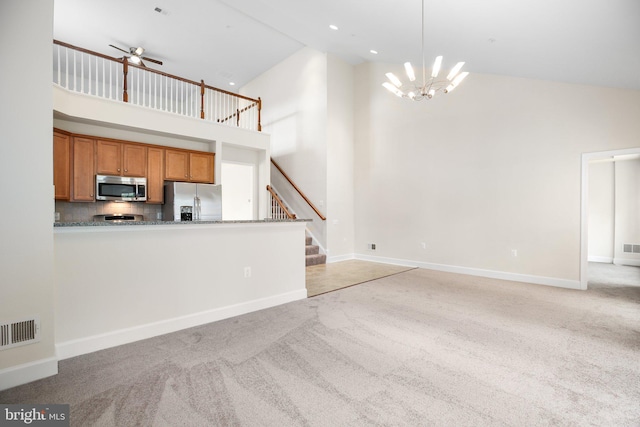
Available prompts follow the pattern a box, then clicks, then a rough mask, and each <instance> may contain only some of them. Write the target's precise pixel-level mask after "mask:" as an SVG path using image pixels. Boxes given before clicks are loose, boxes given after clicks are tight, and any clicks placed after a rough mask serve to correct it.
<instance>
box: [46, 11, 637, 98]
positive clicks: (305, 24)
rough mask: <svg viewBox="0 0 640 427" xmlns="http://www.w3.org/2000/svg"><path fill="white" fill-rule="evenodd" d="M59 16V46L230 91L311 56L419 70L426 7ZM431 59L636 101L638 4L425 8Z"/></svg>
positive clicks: (427, 49)
mask: <svg viewBox="0 0 640 427" xmlns="http://www.w3.org/2000/svg"><path fill="white" fill-rule="evenodd" d="M54 8H55V9H54V11H55V15H54V38H56V39H58V40H60V41H63V42H67V43H70V44H73V45H76V46H79V47H84V48H87V49H91V50H94V51H97V52H101V53H104V54H107V55H111V56H114V57H119V56H121V53H120V52H118V51H117V50H115V49H113V48H110V47H109V44H114V45H118V46H121V47H123V48H125V49H128V47H131V46H134V47H137V46H142V47H144V48H145V49H146V52H145V55H147V56H149V57H152V58H156V59H159V60H161V61H163V62H164V65H163V66H161V67H160V66H155V65H154V64H148V65H149V66H152V67H153V68H157V69H160V70H162V71H164V72H167V73H170V74H175V75H178V76H182V77H185V78H189V79H192V80H197V81H199V80H201V79H204V81H205V82H206V83H207V84H209V85H213V86H217V87H221V88H224V89H227V90H231V91H235V90H237V88H239V87H241V86H242V85H243V84H245V83H247V82H249V81H250V80H252V79H253V78H255V77H257V76H258V75H260V74H261V73H263V72H264V71H266V70H268V69H269V68H271V67H273V66H274V65H275V64H277V63H278V62H280V61H282V60H283V59H285V58H286V57H288V56H289V55H291V54H293V53H294V52H296V51H297V50H299V49H301V48H302V47H304V46H310V47H312V48H315V49H317V50H320V51H323V52H329V53H332V54H335V55H338V56H339V57H341V58H343V59H344V60H346V61H348V62H349V63H352V64H358V63H361V62H365V61H375V62H384V63H397V64H402V63H404V62H406V61H411V62H413V63H415V64H419V63H421V0H367V1H364V0H321V1H309V0H55V3H54ZM329 25H335V26H337V27H338V29H337V30H332V29H330V28H329ZM371 50H375V51H377V52H378V53H377V54H373V53H371ZM425 53H426V55H425V56H426V58H427V62H429V63H430V62H431V61H432V59H433V58H434V57H435V56H437V55H444V64H443V66H445V67H450V66H453V65H454V64H455V63H456V62H458V61H466V65H465V70H467V71H470V72H471V73H488V74H499V75H509V76H516V77H527V78H535V79H544V80H554V81H562V82H569V83H578V84H589V85H599V86H610V87H619V88H630V89H637V90H640V1H638V0H484V1H478V0H455V1H452V0H425ZM427 65H428V66H429V65H430V64H427ZM382 81H384V76H381V82H382ZM231 82H233V83H235V86H230V83H231Z"/></svg>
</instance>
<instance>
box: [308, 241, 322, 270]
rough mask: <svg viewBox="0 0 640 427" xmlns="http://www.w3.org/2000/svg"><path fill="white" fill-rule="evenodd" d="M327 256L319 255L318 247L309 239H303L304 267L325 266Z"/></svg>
mask: <svg viewBox="0 0 640 427" xmlns="http://www.w3.org/2000/svg"><path fill="white" fill-rule="evenodd" d="M326 263H327V256H326V255H325V254H321V253H320V246H318V245H314V244H313V241H312V239H311V237H309V236H307V237H306V238H305V266H306V267H309V266H311V265H319V264H326Z"/></svg>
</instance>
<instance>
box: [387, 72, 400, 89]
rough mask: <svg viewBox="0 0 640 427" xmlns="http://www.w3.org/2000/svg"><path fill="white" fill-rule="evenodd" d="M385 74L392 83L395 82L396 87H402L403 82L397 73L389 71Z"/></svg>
mask: <svg viewBox="0 0 640 427" xmlns="http://www.w3.org/2000/svg"><path fill="white" fill-rule="evenodd" d="M385 75H386V76H387V78H388V79H389V81H390V82H391V83H393V84H394V85H395V86H396V87H400V86H402V82H401V81H400V79H399V78H397V77H396V75H395V74H393V73H387V74H385Z"/></svg>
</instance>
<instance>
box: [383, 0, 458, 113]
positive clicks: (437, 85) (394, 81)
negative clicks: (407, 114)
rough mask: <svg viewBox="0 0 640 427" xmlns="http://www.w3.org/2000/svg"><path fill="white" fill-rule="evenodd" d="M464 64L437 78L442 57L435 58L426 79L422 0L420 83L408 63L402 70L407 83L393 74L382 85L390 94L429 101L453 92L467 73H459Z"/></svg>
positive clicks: (388, 75) (388, 74) (389, 74)
mask: <svg viewBox="0 0 640 427" xmlns="http://www.w3.org/2000/svg"><path fill="white" fill-rule="evenodd" d="M463 65H464V62H458V63H457V64H456V65H455V66H454V67H453V68H452V69H451V71H449V74H447V77H446V78H443V77H438V76H439V74H440V70H441V68H442V56H438V57H436V60H435V62H434V63H433V67H432V68H431V75H430V76H429V78H427V69H426V66H425V59H424V0H422V83H419V82H417V81H416V74H415V71H414V70H413V66H412V65H411V63H410V62H405V63H404V70H405V73H406V74H407V78H408V79H409V83H408V84H406V85H404V84H403V83H402V81H401V80H400V79H399V78H398V77H397V76H396V75H395V74H393V73H387V74H386V76H387V78H388V79H389V81H388V82H384V83H382V86H384V87H385V88H386V89H388V90H389V91H390V92H391V93H393V94H395V95H397V96H399V97H401V98H408V99H411V100H414V101H422V100H423V99H431V98H433V96H434V95H435V94H436V93H438V92H444V93H449V92H451V91H452V90H454V89H455V88H456V87H457V86H458V85H459V84H460V82H462V80H464V78H465V77H467V75H469V73H468V72H466V71H465V72H462V73H461V72H460V70H461V69H462V66H463Z"/></svg>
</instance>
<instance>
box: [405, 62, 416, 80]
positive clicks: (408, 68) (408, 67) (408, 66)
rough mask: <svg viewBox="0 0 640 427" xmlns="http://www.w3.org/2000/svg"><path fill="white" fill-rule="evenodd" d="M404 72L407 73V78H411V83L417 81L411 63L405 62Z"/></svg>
mask: <svg viewBox="0 0 640 427" xmlns="http://www.w3.org/2000/svg"><path fill="white" fill-rule="evenodd" d="M404 71H405V72H406V73H407V77H408V78H409V81H412V82H413V81H415V80H416V73H415V72H414V71H413V67H412V66H411V62H405V63H404Z"/></svg>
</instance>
